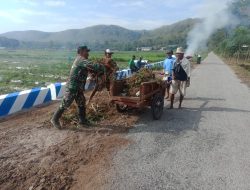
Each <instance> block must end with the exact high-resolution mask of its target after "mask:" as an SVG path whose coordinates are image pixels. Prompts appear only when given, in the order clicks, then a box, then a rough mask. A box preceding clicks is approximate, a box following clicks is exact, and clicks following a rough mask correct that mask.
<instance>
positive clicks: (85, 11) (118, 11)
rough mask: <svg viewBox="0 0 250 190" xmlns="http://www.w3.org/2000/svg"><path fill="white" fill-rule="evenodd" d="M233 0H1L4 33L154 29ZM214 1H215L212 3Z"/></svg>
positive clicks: (197, 15)
mask: <svg viewBox="0 0 250 190" xmlns="http://www.w3.org/2000/svg"><path fill="white" fill-rule="evenodd" d="M227 1H229V0H220V1H219V2H218V1H217V0H210V1H209V0H178V1H177V0H144V1H143V0H126V1H122V0H71V1H70V0H44V1H42V0H40V1H39V0H7V1H6V0H1V1H0V33H3V32H7V31H17V30H18V31H20V30H41V31H48V32H53V31H61V30H66V29H72V28H74V29H75V28H84V27H87V26H93V25H97V24H107V25H109V24H115V25H119V26H122V27H125V28H128V29H154V28H157V27H159V26H162V25H168V24H172V23H174V22H177V21H180V20H183V19H185V18H197V17H205V16H206V14H209V12H210V11H204V10H209V8H207V7H209V6H210V7H211V5H212V9H216V8H217V7H219V8H221V7H224V6H225V4H226V2H227ZM211 2H214V4H211Z"/></svg>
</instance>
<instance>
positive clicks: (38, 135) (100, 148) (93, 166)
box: [0, 102, 138, 190]
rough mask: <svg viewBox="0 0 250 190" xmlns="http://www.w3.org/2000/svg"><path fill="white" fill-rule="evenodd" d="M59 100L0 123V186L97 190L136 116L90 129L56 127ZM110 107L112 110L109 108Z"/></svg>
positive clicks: (112, 118) (116, 116) (118, 117)
mask: <svg viewBox="0 0 250 190" xmlns="http://www.w3.org/2000/svg"><path fill="white" fill-rule="evenodd" d="M58 105H59V102H56V103H52V104H50V105H48V106H45V107H40V108H34V109H32V110H30V111H27V112H23V113H19V114H16V115H13V116H11V117H8V118H7V119H4V120H1V121H0V176H1V177H0V189H1V190H4V189H8V190H13V189H29V190H32V189H40V190H41V189H98V186H99V185H101V184H103V183H105V181H106V180H107V179H105V175H104V173H105V171H106V169H108V168H109V167H110V165H111V164H112V156H113V155H114V154H115V152H116V151H117V150H118V149H119V148H121V147H124V146H127V145H128V144H129V143H131V142H129V141H128V140H127V139H125V138H123V135H122V134H123V133H125V132H127V131H128V129H129V128H130V127H132V126H133V124H134V123H135V122H136V121H137V119H138V115H136V114H131V113H130V114H119V113H118V114H117V113H116V114H113V115H112V113H110V114H111V116H110V117H109V119H108V120H107V119H106V120H105V119H104V120H103V121H101V122H99V123H98V124H97V125H96V126H94V127H92V128H90V129H84V128H76V127H74V122H73V123H68V124H64V129H62V130H57V129H54V128H53V127H52V126H51V124H50V122H49V119H50V118H51V116H52V114H53V112H54V111H55V109H56V108H57V107H58ZM111 109H113V110H114V109H115V108H114V107H111Z"/></svg>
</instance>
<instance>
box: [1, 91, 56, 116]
mask: <svg viewBox="0 0 250 190" xmlns="http://www.w3.org/2000/svg"><path fill="white" fill-rule="evenodd" d="M51 100H52V99H51V91H50V88H44V87H42V88H33V89H31V90H24V91H21V92H14V93H10V94H5V95H1V96H0V117H3V116H7V115H10V114H12V113H16V112H18V111H21V110H24V109H29V108H31V107H34V106H37V105H41V104H44V103H47V102H50V101H51Z"/></svg>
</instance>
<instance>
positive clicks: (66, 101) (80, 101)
mask: <svg viewBox="0 0 250 190" xmlns="http://www.w3.org/2000/svg"><path fill="white" fill-rule="evenodd" d="M74 100H75V101H76V104H77V106H78V107H79V108H85V106H86V99H85V96H84V93H83V90H78V91H77V92H71V91H70V90H69V89H66V92H65V95H64V97H63V99H62V102H61V105H60V109H63V110H66V109H67V108H69V106H70V105H71V104H72V103H73V101H74Z"/></svg>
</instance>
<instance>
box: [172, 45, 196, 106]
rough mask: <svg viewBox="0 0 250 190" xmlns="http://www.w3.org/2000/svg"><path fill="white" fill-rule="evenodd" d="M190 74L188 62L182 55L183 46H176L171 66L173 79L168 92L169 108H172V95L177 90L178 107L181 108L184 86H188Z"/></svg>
mask: <svg viewBox="0 0 250 190" xmlns="http://www.w3.org/2000/svg"><path fill="white" fill-rule="evenodd" d="M190 75H191V66H190V62H189V60H188V59H186V58H185V57H184V51H183V48H182V47H178V48H177V50H176V61H175V63H174V66H173V80H172V83H171V86H170V94H171V97H170V99H171V105H170V109H173V105H174V97H175V94H176V93H177V92H178V91H179V92H180V102H179V108H181V104H182V101H183V98H184V96H185V95H186V88H187V86H189V81H190Z"/></svg>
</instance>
